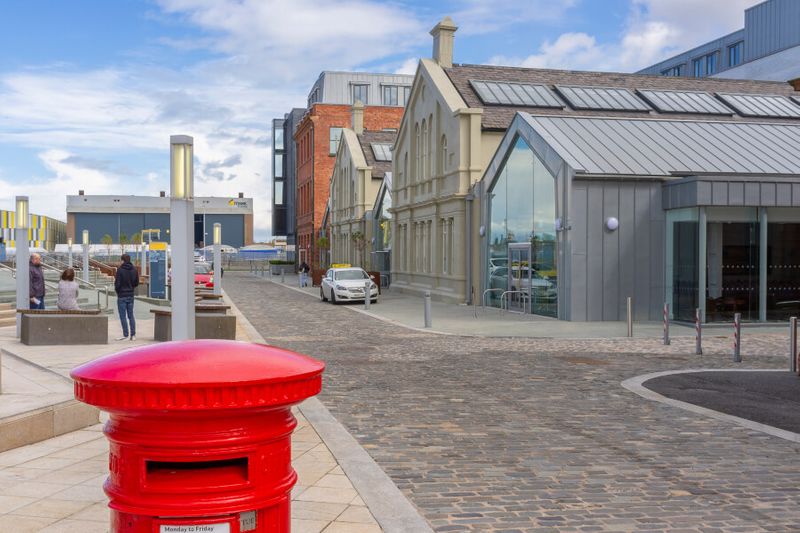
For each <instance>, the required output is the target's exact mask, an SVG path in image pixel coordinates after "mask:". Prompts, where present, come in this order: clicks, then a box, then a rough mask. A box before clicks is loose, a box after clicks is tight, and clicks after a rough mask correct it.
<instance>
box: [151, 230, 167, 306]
mask: <svg viewBox="0 0 800 533" xmlns="http://www.w3.org/2000/svg"><path fill="white" fill-rule="evenodd" d="M149 255H150V292H149V294H148V296H150V298H161V299H166V298H167V243H165V242H158V241H156V242H151V243H150V254H149Z"/></svg>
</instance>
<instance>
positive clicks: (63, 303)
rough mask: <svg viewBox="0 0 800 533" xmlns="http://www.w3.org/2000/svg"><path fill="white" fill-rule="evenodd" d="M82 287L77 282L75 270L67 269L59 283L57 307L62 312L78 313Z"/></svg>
mask: <svg viewBox="0 0 800 533" xmlns="http://www.w3.org/2000/svg"><path fill="white" fill-rule="evenodd" d="M79 289H80V286H79V285H78V282H77V281H75V270H73V269H72V268H67V269H65V270H64V272H62V273H61V280H60V281H59V282H58V301H57V302H56V305H57V306H58V309H59V310H61V311H78V310H79V309H80V307H78V290H79Z"/></svg>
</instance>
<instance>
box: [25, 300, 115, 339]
mask: <svg viewBox="0 0 800 533" xmlns="http://www.w3.org/2000/svg"><path fill="white" fill-rule="evenodd" d="M17 312H18V313H20V314H21V315H22V324H21V326H22V327H21V330H20V341H21V342H22V344H25V345H27V346H55V345H61V344H63V345H75V344H108V315H104V314H101V313H100V310H99V309H96V310H88V309H87V310H79V311H78V310H76V311H61V310H51V309H17Z"/></svg>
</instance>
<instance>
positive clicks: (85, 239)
mask: <svg viewBox="0 0 800 533" xmlns="http://www.w3.org/2000/svg"><path fill="white" fill-rule="evenodd" d="M83 281H84V282H86V283H89V230H88V229H85V230H83Z"/></svg>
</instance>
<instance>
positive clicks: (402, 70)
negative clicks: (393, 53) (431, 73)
mask: <svg viewBox="0 0 800 533" xmlns="http://www.w3.org/2000/svg"><path fill="white" fill-rule="evenodd" d="M418 63H419V59H418V58H416V57H409V58H408V59H406V60H405V61H403V63H402V64H401V65H400V66H399V67H397V68H396V69H395V71H394V73H395V74H416V73H417V64H418Z"/></svg>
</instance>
